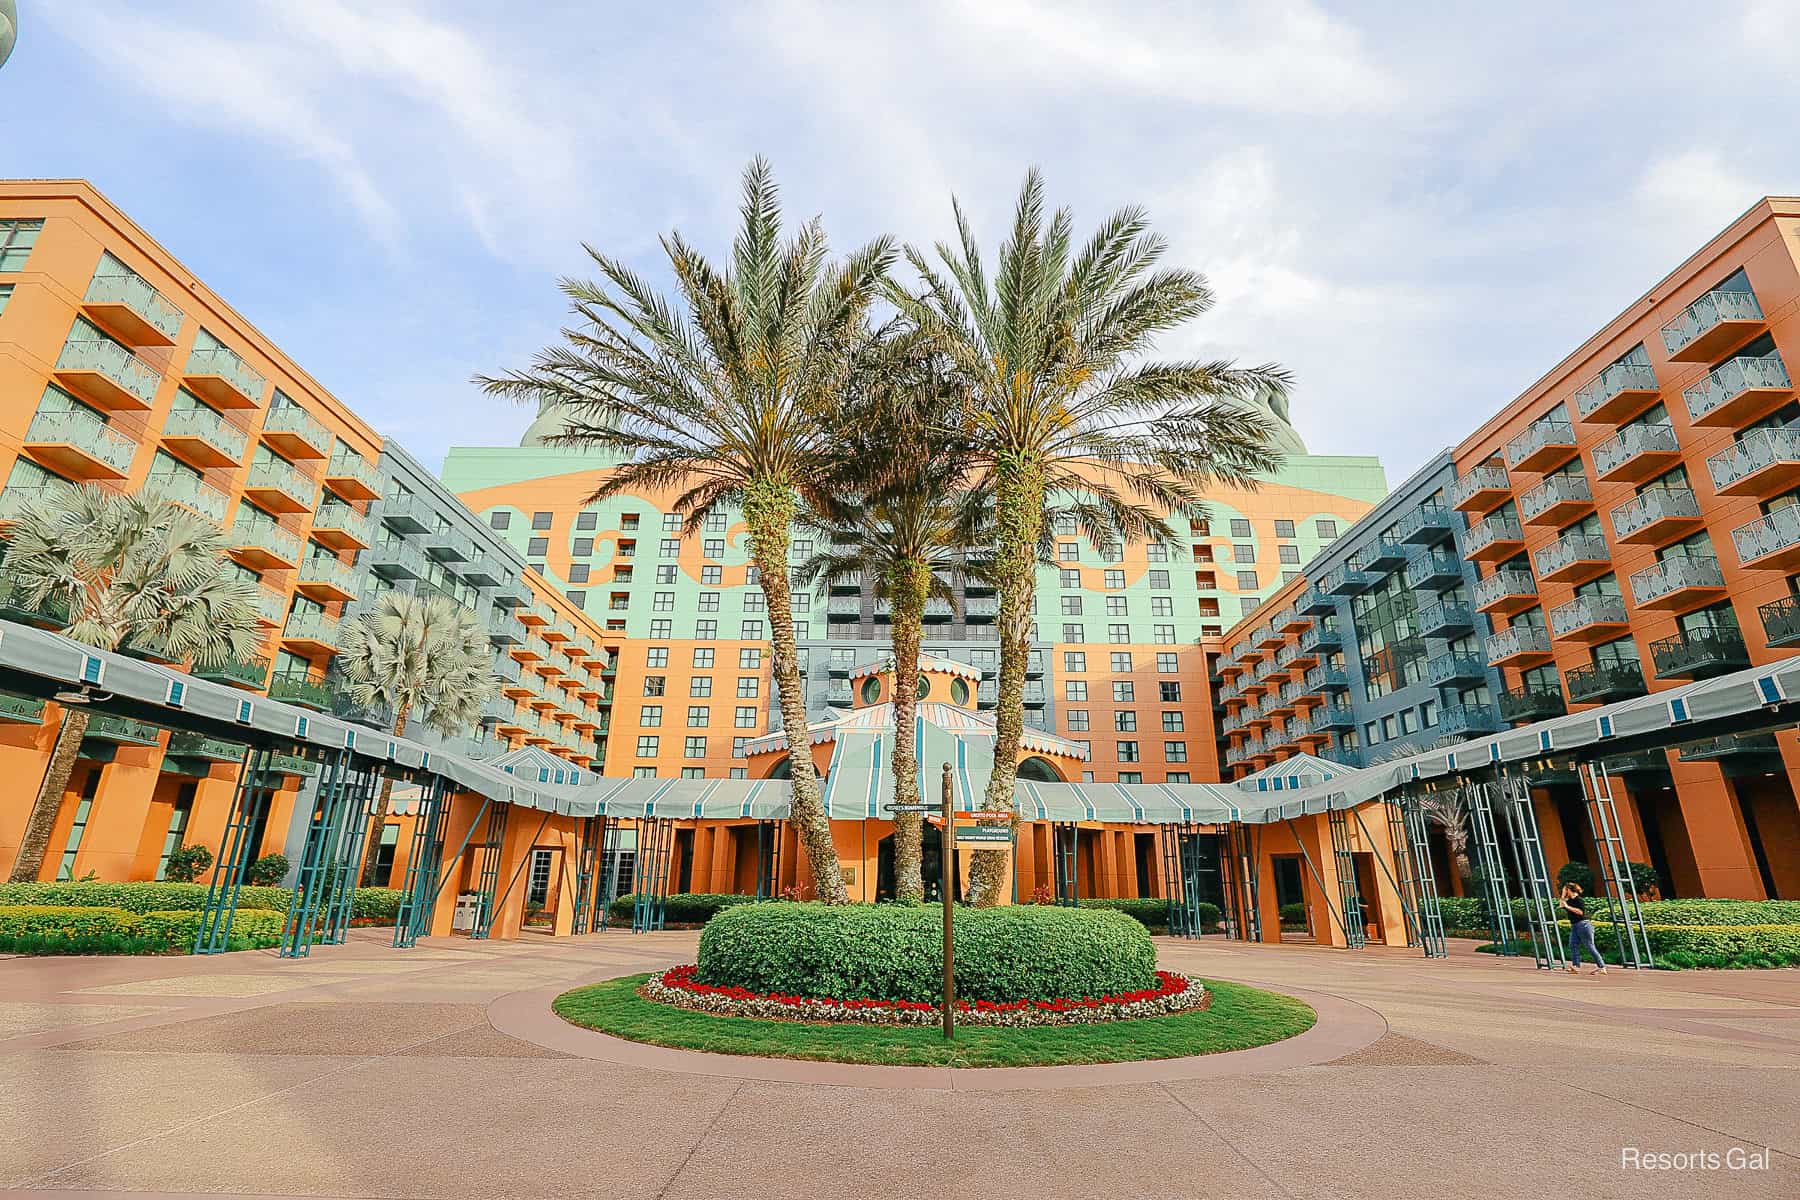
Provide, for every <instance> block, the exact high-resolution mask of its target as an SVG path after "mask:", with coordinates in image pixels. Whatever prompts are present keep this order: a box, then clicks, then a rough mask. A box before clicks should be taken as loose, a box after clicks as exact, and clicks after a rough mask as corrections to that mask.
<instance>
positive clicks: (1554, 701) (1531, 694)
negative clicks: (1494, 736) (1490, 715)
mask: <svg viewBox="0 0 1800 1200" xmlns="http://www.w3.org/2000/svg"><path fill="white" fill-rule="evenodd" d="M1498 707H1499V709H1500V719H1501V720H1502V721H1546V720H1549V719H1550V718H1551V717H1560V716H1562V715H1563V714H1564V713H1566V712H1568V711H1569V706H1568V705H1567V704H1564V703H1563V698H1562V693H1561V692H1553V691H1551V690H1549V689H1548V688H1510V689H1508V690H1507V691H1504V692H1501V693H1500V700H1499V705H1498Z"/></svg>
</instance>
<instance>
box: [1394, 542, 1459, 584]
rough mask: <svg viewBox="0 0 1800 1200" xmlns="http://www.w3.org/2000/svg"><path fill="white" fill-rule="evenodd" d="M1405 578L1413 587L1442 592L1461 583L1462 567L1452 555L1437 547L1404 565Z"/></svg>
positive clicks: (1416, 556) (1417, 555)
mask: <svg viewBox="0 0 1800 1200" xmlns="http://www.w3.org/2000/svg"><path fill="white" fill-rule="evenodd" d="M1406 577H1407V579H1408V580H1410V581H1411V582H1412V585H1413V586H1414V587H1423V588H1432V589H1435V590H1442V589H1444V588H1446V587H1449V586H1452V585H1454V584H1457V583H1460V582H1461V581H1462V578H1463V565H1462V562H1461V560H1459V559H1458V558H1457V557H1456V556H1455V555H1454V554H1452V553H1450V552H1449V551H1448V550H1445V549H1443V548H1442V547H1438V548H1436V549H1432V550H1428V551H1426V552H1425V553H1423V554H1416V555H1414V556H1413V557H1412V559H1411V560H1410V561H1408V562H1407V564H1406Z"/></svg>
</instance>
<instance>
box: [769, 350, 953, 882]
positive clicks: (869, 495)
mask: <svg viewBox="0 0 1800 1200" xmlns="http://www.w3.org/2000/svg"><path fill="white" fill-rule="evenodd" d="M944 365H945V364H943V363H942V362H941V361H939V360H938V358H937V356H935V355H933V354H931V353H930V352H929V348H928V347H927V346H925V345H924V344H922V343H920V342H919V341H918V340H917V339H903V340H902V341H901V342H900V343H898V344H895V345H882V346H880V347H879V348H878V349H877V350H876V351H875V354H874V356H873V358H872V359H871V360H865V361H864V362H863V363H862V364H860V365H859V368H858V370H857V371H856V373H855V377H854V381H853V384H852V388H851V395H852V399H851V401H850V403H849V404H848V405H847V406H846V408H845V412H844V417H845V420H844V423H843V428H842V430H841V432H840V434H839V440H838V450H837V453H838V457H839V467H838V475H839V478H840V480H841V488H840V489H839V490H838V492H837V495H836V498H835V499H836V502H835V504H834V507H833V510H832V511H831V512H830V513H829V514H810V515H809V518H808V523H809V524H810V525H812V526H813V527H814V528H815V529H816V530H817V531H818V532H819V533H820V534H821V535H822V544H823V547H824V548H823V549H821V550H820V551H819V553H817V554H815V555H814V556H813V557H812V558H811V559H809V560H808V561H807V562H805V563H803V564H802V565H801V567H800V569H799V570H798V571H797V572H796V577H797V582H800V583H802V584H812V583H815V582H817V583H819V584H821V585H828V584H830V583H835V582H837V581H839V580H852V581H861V580H862V579H864V578H867V579H869V580H872V581H873V583H874V585H875V594H876V596H878V597H879V598H881V599H884V600H886V601H887V602H888V606H889V609H890V633H889V636H890V637H891V638H892V639H893V646H894V656H893V697H892V702H893V706H894V753H893V771H894V802H895V804H896V805H898V806H901V807H902V809H903V810H904V806H906V805H917V804H918V803H919V772H918V766H919V763H918V736H917V735H918V731H917V730H916V729H915V728H914V717H915V715H916V713H917V711H918V703H919V644H920V642H921V640H922V638H923V633H924V621H925V602H926V601H927V600H928V599H932V598H939V599H947V598H949V597H951V596H952V595H953V594H954V593H953V591H952V589H951V587H950V586H949V583H948V582H946V578H945V577H946V576H952V577H954V576H955V575H957V574H960V573H961V572H962V571H963V567H964V562H965V553H966V552H967V551H968V550H970V549H972V548H975V547H979V546H982V545H984V544H985V542H986V539H987V521H988V515H989V506H988V505H987V504H986V503H985V502H984V499H983V497H982V496H980V495H979V494H977V493H974V492H970V491H968V490H967V488H966V478H965V477H966V475H967V472H968V462H969V460H968V444H967V441H966V440H965V439H964V438H963V437H962V436H961V435H960V434H959V433H958V432H956V427H955V426H956V423H955V422H954V421H953V420H947V419H946V418H947V417H950V416H951V413H950V410H951V409H952V408H954V406H955V404H956V403H957V399H958V395H959V392H958V390H957V387H956V384H955V382H954V381H953V380H950V379H947V378H946V377H945V374H944V371H943V367H944ZM923 833H924V820H923V818H922V816H921V815H920V814H919V813H917V812H906V811H900V812H898V813H896V814H895V815H894V898H895V899H897V900H899V901H901V902H903V903H916V902H918V901H921V900H923V899H924V898H925V880H924V875H923Z"/></svg>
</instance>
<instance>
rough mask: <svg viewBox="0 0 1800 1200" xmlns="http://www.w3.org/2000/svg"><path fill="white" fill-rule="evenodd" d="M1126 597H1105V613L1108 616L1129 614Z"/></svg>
mask: <svg viewBox="0 0 1800 1200" xmlns="http://www.w3.org/2000/svg"><path fill="white" fill-rule="evenodd" d="M1128 599H1129V598H1128V597H1126V596H1108V597H1107V598H1106V615H1107V616H1109V617H1124V616H1129V615H1130V610H1129V608H1128V607H1127V605H1126V601H1127V600H1128Z"/></svg>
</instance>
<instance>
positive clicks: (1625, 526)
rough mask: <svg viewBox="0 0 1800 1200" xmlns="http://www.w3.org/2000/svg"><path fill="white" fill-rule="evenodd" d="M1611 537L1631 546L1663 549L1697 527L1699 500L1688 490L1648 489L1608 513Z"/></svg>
mask: <svg viewBox="0 0 1800 1200" xmlns="http://www.w3.org/2000/svg"><path fill="white" fill-rule="evenodd" d="M1612 527H1613V535H1614V536H1615V537H1616V538H1618V540H1619V541H1620V542H1621V543H1624V544H1627V545H1633V546H1666V545H1668V544H1669V543H1670V542H1673V541H1676V540H1678V539H1680V538H1684V537H1686V536H1687V535H1688V534H1690V533H1692V532H1693V531H1694V530H1696V529H1698V528H1699V527H1700V499H1699V497H1697V496H1695V495H1694V493H1693V492H1692V491H1691V490H1690V489H1688V488H1651V489H1650V490H1649V491H1647V492H1639V493H1638V494H1637V495H1636V496H1633V497H1632V498H1631V499H1629V500H1627V501H1626V502H1625V503H1623V504H1621V505H1619V507H1617V508H1615V509H1613V510H1612Z"/></svg>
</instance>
